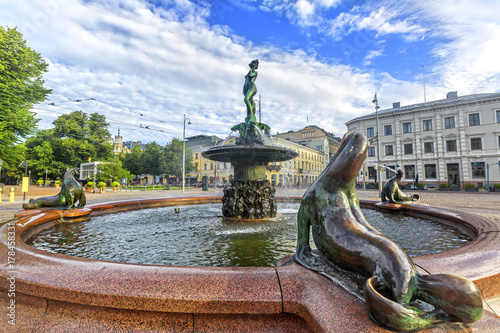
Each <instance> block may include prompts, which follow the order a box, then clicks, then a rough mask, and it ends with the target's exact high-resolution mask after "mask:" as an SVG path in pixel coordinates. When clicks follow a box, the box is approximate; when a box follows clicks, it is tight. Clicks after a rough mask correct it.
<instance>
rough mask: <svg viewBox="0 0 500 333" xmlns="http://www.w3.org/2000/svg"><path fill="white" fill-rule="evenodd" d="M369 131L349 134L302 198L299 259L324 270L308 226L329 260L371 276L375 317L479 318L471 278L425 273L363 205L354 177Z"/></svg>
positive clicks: (400, 322) (401, 323) (409, 326)
mask: <svg viewBox="0 0 500 333" xmlns="http://www.w3.org/2000/svg"><path fill="white" fill-rule="evenodd" d="M367 149H368V143H367V140H366V138H365V136H364V135H363V134H360V133H352V132H349V133H347V134H346V135H345V136H344V138H343V139H342V141H341V143H340V146H339V149H338V151H337V153H336V154H335V156H334V157H333V159H332V161H331V162H330V164H329V165H328V166H327V167H326V168H325V170H324V171H323V173H322V174H321V175H320V176H319V177H318V178H317V179H316V181H315V182H314V183H313V184H312V185H311V187H310V188H309V189H308V190H307V192H306V193H305V194H304V197H303V198H302V202H301V206H300V209H299V213H298V219H297V225H298V237H297V250H296V252H295V254H294V256H293V259H294V260H295V261H296V262H297V263H299V264H301V265H303V266H305V267H307V268H309V269H312V270H316V271H320V270H322V269H323V268H322V267H320V263H319V262H320V260H318V258H317V257H316V256H315V255H313V254H312V253H311V249H310V246H309V233H310V231H312V235H313V240H314V243H315V245H316V247H317V249H318V250H319V253H320V255H321V256H322V257H323V258H324V259H326V261H327V262H328V263H329V264H331V265H337V266H339V267H341V268H343V269H345V270H347V271H350V272H353V273H356V274H358V275H361V276H363V277H364V278H366V279H368V280H367V283H366V285H365V289H364V299H365V302H366V305H367V307H368V311H369V313H370V315H371V316H372V318H374V319H375V320H376V321H378V322H379V323H381V324H383V325H386V326H388V327H391V328H393V329H398V330H414V329H420V328H424V327H428V326H431V325H436V324H439V323H443V322H459V321H461V322H465V323H472V322H475V321H477V320H479V318H481V316H482V313H483V304H482V298H481V294H480V292H479V290H478V288H477V287H476V286H475V285H474V283H473V282H471V281H469V280H467V279H464V278H461V277H458V276H454V275H449V274H435V275H421V274H419V273H418V271H417V268H416V267H415V265H414V263H413V261H412V260H411V259H410V257H408V255H407V254H406V253H405V252H404V251H403V250H402V249H401V248H400V247H399V246H398V245H397V244H395V243H394V242H393V241H391V240H390V239H388V238H387V237H386V236H385V235H383V234H382V233H381V232H380V231H378V230H377V229H376V228H374V227H373V226H372V225H370V223H368V221H367V220H366V218H365V216H364V215H363V213H362V211H361V209H360V207H359V198H358V194H357V192H356V189H355V185H356V176H357V174H358V172H359V169H360V168H361V165H362V163H363V162H364V160H365V158H366V153H367Z"/></svg>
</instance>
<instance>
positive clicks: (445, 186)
mask: <svg viewBox="0 0 500 333" xmlns="http://www.w3.org/2000/svg"><path fill="white" fill-rule="evenodd" d="M448 187H450V185H448V183H441V184H439V188H448Z"/></svg>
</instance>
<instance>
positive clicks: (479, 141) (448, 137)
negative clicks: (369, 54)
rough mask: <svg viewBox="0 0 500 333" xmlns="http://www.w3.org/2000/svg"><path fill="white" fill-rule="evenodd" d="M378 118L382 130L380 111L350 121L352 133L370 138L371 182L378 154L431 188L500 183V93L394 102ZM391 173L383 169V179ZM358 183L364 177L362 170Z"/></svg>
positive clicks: (367, 166)
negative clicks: (426, 100) (378, 144)
mask: <svg viewBox="0 0 500 333" xmlns="http://www.w3.org/2000/svg"><path fill="white" fill-rule="evenodd" d="M378 119H379V129H378V130H377V128H376V113H371V114H369V115H366V116H362V117H358V118H355V119H353V120H350V121H348V122H347V123H346V126H347V128H348V130H349V131H357V132H361V133H363V134H365V135H366V136H367V138H368V139H369V140H370V146H369V148H368V156H367V158H366V162H365V166H364V168H365V171H366V172H365V175H364V177H366V180H367V181H368V182H374V181H375V180H376V170H375V169H376V164H377V159H378V157H379V158H380V161H381V164H382V165H384V166H386V167H389V168H392V169H401V170H403V172H404V174H405V175H404V179H403V181H406V182H416V181H417V180H418V182H419V183H424V184H426V185H427V186H428V187H431V186H436V187H437V186H439V185H440V184H442V183H447V184H449V185H452V184H455V185H459V186H460V187H464V185H465V184H466V183H471V184H474V185H475V186H477V187H485V186H486V183H487V181H488V178H489V181H490V186H491V184H493V183H500V93H491V94H474V95H468V96H458V95H457V93H456V92H451V93H448V95H447V98H446V99H442V100H437V101H432V102H426V103H420V104H414V105H408V106H400V103H394V104H393V107H392V108H390V109H385V110H380V111H379V112H378ZM377 133H380V135H379V140H380V152H378V151H377ZM378 154H379V155H378ZM393 175H394V173H393V172H392V171H391V170H390V169H388V168H385V170H384V171H383V172H382V174H381V178H382V181H386V180H388V179H389V178H390V177H392V176H393ZM358 181H359V182H361V181H363V174H360V176H359V177H358ZM469 186H470V185H469Z"/></svg>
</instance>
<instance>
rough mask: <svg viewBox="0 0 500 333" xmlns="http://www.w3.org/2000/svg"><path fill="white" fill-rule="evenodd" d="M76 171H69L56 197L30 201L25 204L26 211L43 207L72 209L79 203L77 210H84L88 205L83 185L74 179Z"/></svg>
mask: <svg viewBox="0 0 500 333" xmlns="http://www.w3.org/2000/svg"><path fill="white" fill-rule="evenodd" d="M75 170H76V169H69V170H68V171H66V173H65V174H64V177H63V181H62V186H61V191H60V192H59V193H58V194H57V195H54V196H50V197H41V198H37V199H30V201H29V202H28V203H25V204H23V208H24V209H36V208H43V207H51V208H60V209H72V208H75V204H76V203H77V202H78V206H76V207H77V208H82V207H83V206H85V204H86V203H87V200H86V197H85V191H84V190H83V187H82V185H80V183H79V182H77V181H76V179H75V178H74V177H73V173H74V172H75Z"/></svg>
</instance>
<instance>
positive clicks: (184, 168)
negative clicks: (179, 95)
mask: <svg viewBox="0 0 500 333" xmlns="http://www.w3.org/2000/svg"><path fill="white" fill-rule="evenodd" d="M186 120H187V121H188V125H191V120H190V119H189V118H186V114H184V130H183V131H182V193H184V183H185V181H186V180H185V178H186Z"/></svg>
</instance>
